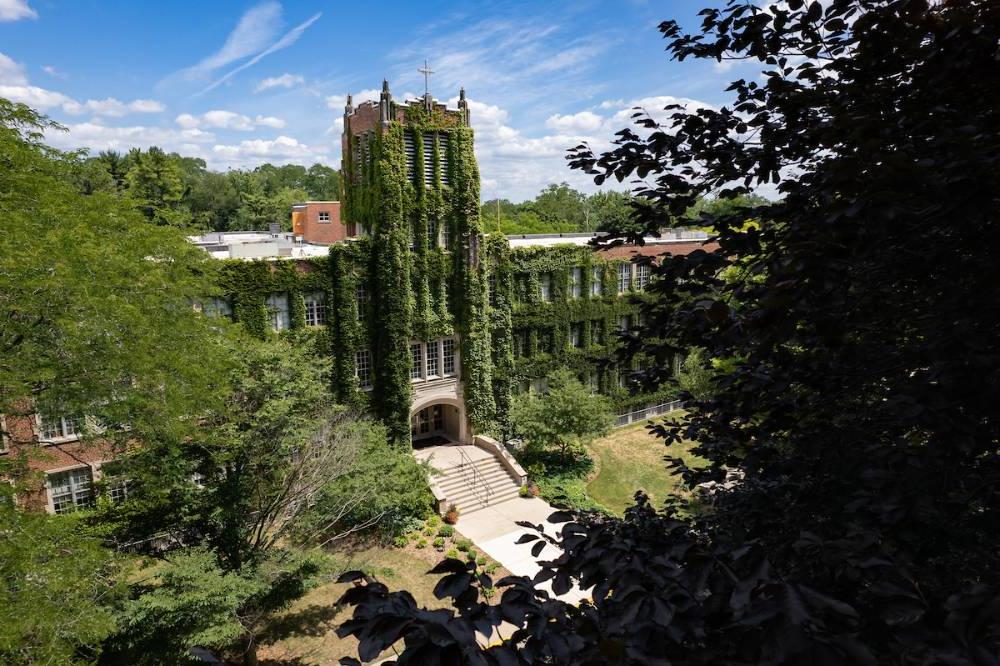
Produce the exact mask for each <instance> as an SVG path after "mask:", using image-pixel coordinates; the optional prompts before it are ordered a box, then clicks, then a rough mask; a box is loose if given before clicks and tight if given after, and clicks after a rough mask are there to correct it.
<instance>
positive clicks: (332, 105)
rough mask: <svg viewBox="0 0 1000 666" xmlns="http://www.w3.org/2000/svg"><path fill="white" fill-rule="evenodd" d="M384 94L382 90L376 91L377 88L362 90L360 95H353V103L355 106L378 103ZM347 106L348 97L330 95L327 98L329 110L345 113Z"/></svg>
mask: <svg viewBox="0 0 1000 666" xmlns="http://www.w3.org/2000/svg"><path fill="white" fill-rule="evenodd" d="M380 94H382V91H381V90H376V89H375V88H369V89H368V90H362V91H361V92H358V93H352V94H351V102H352V103H353V104H354V106H357V105H358V104H361V103H362V102H377V101H378V98H379V95H380ZM346 104H347V95H330V96H329V97H327V98H326V106H327V108H328V109H333V110H334V111H340V112H343V110H344V106H345V105H346Z"/></svg>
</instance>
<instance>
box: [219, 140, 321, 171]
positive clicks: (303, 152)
mask: <svg viewBox="0 0 1000 666" xmlns="http://www.w3.org/2000/svg"><path fill="white" fill-rule="evenodd" d="M329 152H330V149H329V147H327V146H309V145H307V144H304V143H302V142H300V141H299V140H298V139H295V138H292V137H289V136H284V135H280V136H278V137H277V138H275V139H247V140H245V141H241V142H240V143H239V144H235V145H226V144H217V145H215V146H212V154H213V156H214V157H215V158H216V159H217V160H221V161H224V162H228V163H235V164H247V163H248V162H253V161H255V160H256V161H273V162H278V163H280V162H289V161H292V162H295V161H301V162H306V163H311V162H316V161H328V157H327V153H329Z"/></svg>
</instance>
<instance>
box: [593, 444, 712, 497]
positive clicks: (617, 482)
mask: <svg viewBox="0 0 1000 666" xmlns="http://www.w3.org/2000/svg"><path fill="white" fill-rule="evenodd" d="M588 448H589V450H590V455H591V456H593V458H594V461H595V462H596V463H597V473H596V475H595V476H594V477H593V478H592V479H591V480H590V482H589V483H588V484H587V494H588V495H590V497H591V498H592V499H594V500H595V501H597V502H599V503H601V504H603V505H604V506H606V507H607V508H608V509H610V510H611V511H613V512H615V513H616V514H622V513H624V511H625V509H626V508H627V507H629V506H631V505H632V504H633V501H632V498H633V496H634V495H635V493H636V491H637V490H643V491H645V492H646V494H647V495H649V496H650V497H651V498H652V499H653V504H654V505H656V504H659V503H660V502H662V501H663V499H664V498H665V497H666V496H667V495H668V494H671V493H686V492H687V491H686V490H685V489H684V488H683V487H682V485H681V479H680V477H678V476H672V475H671V474H670V471H669V470H668V469H667V466H666V463H665V462H664V461H663V456H664V455H666V453H667V447H666V446H664V444H663V440H661V439H657V438H656V437H653V436H652V435H650V434H649V431H648V430H646V428H645V427H644V426H633V427H629V428H623V429H621V430H616V431H614V432H612V433H611V434H610V435H608V436H607V437H602V438H600V439H597V440H594V441H593V442H592V443H591V444H590V446H589V447H588ZM690 448H691V444H688V443H684V444H682V445H681V447H680V448H676V447H674V448H673V449H672V451H671V453H672V454H673V455H677V454H678V452H680V457H681V458H683V459H684V461H685V462H686V463H688V464H689V465H690V464H693V463H695V462H696V461H698V460H699V458H698V457H697V456H695V455H693V454H692V453H690Z"/></svg>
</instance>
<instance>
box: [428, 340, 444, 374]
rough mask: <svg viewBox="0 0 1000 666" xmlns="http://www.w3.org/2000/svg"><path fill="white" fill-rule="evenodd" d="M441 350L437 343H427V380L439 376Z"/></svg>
mask: <svg viewBox="0 0 1000 666" xmlns="http://www.w3.org/2000/svg"><path fill="white" fill-rule="evenodd" d="M440 352H441V350H440V347H439V345H438V342H437V341H433V342H428V343H427V354H426V356H427V378H428V379H430V378H431V377H440V376H441V353H440Z"/></svg>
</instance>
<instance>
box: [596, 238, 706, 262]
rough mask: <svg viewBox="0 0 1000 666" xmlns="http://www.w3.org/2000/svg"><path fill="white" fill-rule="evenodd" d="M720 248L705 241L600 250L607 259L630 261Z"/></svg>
mask: <svg viewBox="0 0 1000 666" xmlns="http://www.w3.org/2000/svg"><path fill="white" fill-rule="evenodd" d="M718 247H719V244H718V243H708V242H705V241H700V240H697V241H690V242H684V243H654V244H650V245H643V246H641V247H640V246H638V245H619V246H618V247H612V248H608V249H606V250H599V251H598V252H599V253H600V255H601V256H602V257H604V258H605V259H630V258H636V257H658V256H660V255H663V254H666V253H667V252H669V253H670V254H691V253H692V252H694V251H695V250H705V251H706V252H711V251H712V250H715V249H717V248H718Z"/></svg>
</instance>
